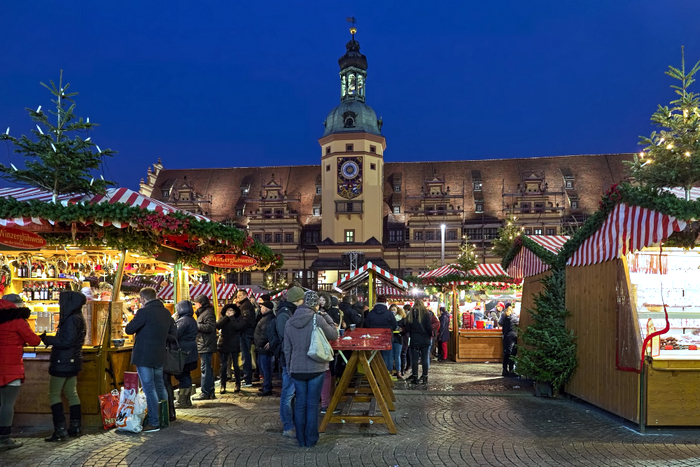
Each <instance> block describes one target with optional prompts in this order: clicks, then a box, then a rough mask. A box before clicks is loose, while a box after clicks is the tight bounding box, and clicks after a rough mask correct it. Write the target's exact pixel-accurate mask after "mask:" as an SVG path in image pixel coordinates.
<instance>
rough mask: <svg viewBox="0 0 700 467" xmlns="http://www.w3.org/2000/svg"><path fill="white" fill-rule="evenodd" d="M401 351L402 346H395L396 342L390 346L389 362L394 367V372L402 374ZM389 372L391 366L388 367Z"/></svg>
mask: <svg viewBox="0 0 700 467" xmlns="http://www.w3.org/2000/svg"><path fill="white" fill-rule="evenodd" d="M402 350H403V345H401V344H397V343H396V342H394V343H392V344H391V360H392V362H393V363H394V365H395V366H396V372H397V373H402V370H401V351H402ZM388 368H389V371H391V366H389V367H388Z"/></svg>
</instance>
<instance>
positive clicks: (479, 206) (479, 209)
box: [474, 203, 484, 214]
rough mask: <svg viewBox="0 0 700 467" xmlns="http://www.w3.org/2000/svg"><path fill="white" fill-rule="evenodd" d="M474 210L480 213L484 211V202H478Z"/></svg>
mask: <svg viewBox="0 0 700 467" xmlns="http://www.w3.org/2000/svg"><path fill="white" fill-rule="evenodd" d="M474 212H477V213H479V214H481V213H482V212H484V203H476V206H475V207H474Z"/></svg>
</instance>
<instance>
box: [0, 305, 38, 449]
mask: <svg viewBox="0 0 700 467" xmlns="http://www.w3.org/2000/svg"><path fill="white" fill-rule="evenodd" d="M12 295H14V296H15V297H17V298H20V297H19V295H16V294H11V295H5V296H4V297H3V298H2V300H0V355H2V359H0V400H2V405H1V406H0V452H2V451H6V450H8V449H15V448H18V447H20V446H22V444H23V443H22V442H21V441H15V440H13V439H12V438H11V437H10V435H11V433H12V420H13V418H14V414H15V410H14V408H15V401H16V400H17V398H18V397H19V390H20V387H21V384H22V383H23V382H24V362H23V360H22V355H23V352H24V351H23V347H24V346H25V345H31V346H35V345H39V344H40V343H41V338H40V337H39V336H37V335H36V334H35V333H34V331H32V329H31V327H30V326H29V323H28V322H27V318H29V315H30V314H31V310H30V309H29V308H26V307H21V308H18V307H17V306H16V305H15V303H14V302H13V301H12V300H8V299H7V298H8V297H10V298H13V297H12ZM20 302H21V298H20Z"/></svg>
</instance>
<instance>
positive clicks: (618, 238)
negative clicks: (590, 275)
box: [566, 204, 686, 266]
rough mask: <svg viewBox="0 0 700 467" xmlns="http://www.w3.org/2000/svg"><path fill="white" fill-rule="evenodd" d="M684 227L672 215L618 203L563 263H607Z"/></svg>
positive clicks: (580, 264) (578, 264)
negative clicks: (597, 227) (598, 227)
mask: <svg viewBox="0 0 700 467" xmlns="http://www.w3.org/2000/svg"><path fill="white" fill-rule="evenodd" d="M685 226H686V222H685V221H682V220H678V219H676V218H675V217H673V216H669V215H666V214H662V213H660V212H658V211H652V210H651V209H646V208H642V207H639V206H630V205H628V204H619V205H617V206H616V207H615V208H614V209H613V210H612V212H611V213H610V215H609V216H608V218H607V219H606V220H605V222H604V223H603V225H602V226H601V227H600V229H598V230H597V231H596V232H595V233H594V234H593V235H591V236H590V237H588V238H587V239H586V240H585V241H584V242H583V244H581V246H580V247H579V249H578V250H576V252H575V253H574V254H573V255H572V256H571V258H569V259H568V261H567V262H566V264H567V265H569V266H587V265H590V264H597V263H601V262H603V261H609V260H611V259H614V258H617V257H619V256H621V255H625V254H627V253H633V252H635V251H639V250H641V249H642V248H644V247H647V246H651V245H654V244H656V243H660V242H662V241H664V240H666V239H667V238H668V237H669V236H670V235H671V234H672V233H673V232H678V231H681V230H683V229H685Z"/></svg>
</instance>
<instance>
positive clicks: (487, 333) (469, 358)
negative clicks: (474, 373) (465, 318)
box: [456, 329, 503, 363]
mask: <svg viewBox="0 0 700 467" xmlns="http://www.w3.org/2000/svg"><path fill="white" fill-rule="evenodd" d="M458 339H459V341H458V346H457V349H458V351H457V359H456V360H457V361H458V362H470V363H478V362H501V361H503V331H501V330H500V329H460V330H459V336H458Z"/></svg>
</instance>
